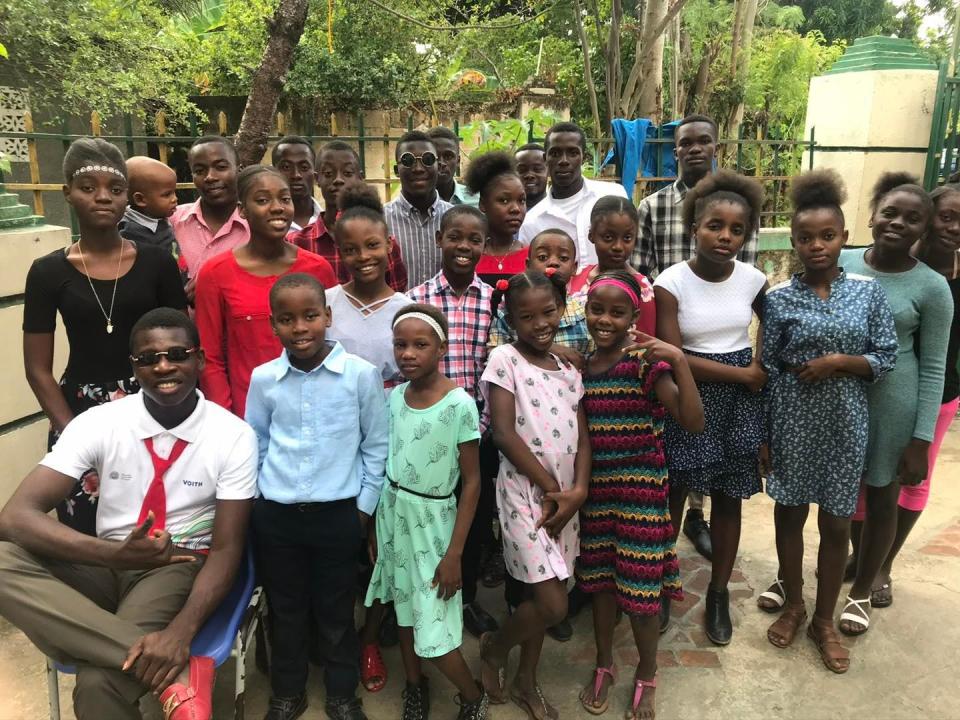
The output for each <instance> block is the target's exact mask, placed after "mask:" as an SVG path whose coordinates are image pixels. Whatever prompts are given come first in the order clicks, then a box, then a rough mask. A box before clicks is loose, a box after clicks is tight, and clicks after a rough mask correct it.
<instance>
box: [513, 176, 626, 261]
mask: <svg viewBox="0 0 960 720" xmlns="http://www.w3.org/2000/svg"><path fill="white" fill-rule="evenodd" d="M604 195H618V196H620V197H624V198H625V197H627V191H626V190H624V189H623V185H621V184H620V183H616V182H600V181H599V180H588V179H587V178H584V179H583V187H582V188H581V189H580V192H578V193H576V194H575V195H571V196H570V197H568V198H563V199H562V200H557V199H556V198H554V197H553V194H552V193H551V192H547V195H546V197H544V198H543V200H541V201H540V202H538V203H537V204H536V205H534V206H533V207H532V208H530V211H529V212H528V213H527V216H526V217H525V218H524V219H523V225H521V226H520V232H519V233H517V239H518V240H520V242H521V243H523V244H524V245H529V244H530V243H531V242H532V241H533V239H534V238H535V237H536V236H537V235H538V234H540V233H541V232H543V231H544V230H549V229H550V228H558V229H559V230H563V231H564V232H566V233H567V234H568V235H569V236H570V237H572V238H573V241H574V243H576V245H577V264H578V265H579V267H581V268H582V267H584V266H585V265H592V264H595V263H596V262H597V251H596V249H594V247H593V243H592V242H590V240H589V239H588V237H587V236H588V234H589V233H590V211H591V210H593V204H594V203H595V202H596V201H597V200H598V199H599V198H602V197H603V196H604Z"/></svg>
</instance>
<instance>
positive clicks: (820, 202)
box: [761, 170, 897, 673]
mask: <svg viewBox="0 0 960 720" xmlns="http://www.w3.org/2000/svg"><path fill="white" fill-rule="evenodd" d="M790 195H791V199H792V201H793V205H794V216H793V221H792V224H791V243H792V244H793V247H794V249H795V250H796V253H797V256H798V258H799V259H800V262H801V263H802V264H803V267H804V270H803V272H801V273H797V274H796V275H794V276H793V277H792V278H791V279H790V280H787V281H786V282H783V283H780V284H779V285H776V286H774V287H772V288H770V289H769V290H768V291H767V294H766V298H765V300H764V335H763V349H762V353H761V360H762V362H763V365H764V368H765V369H766V370H767V372H768V373H769V374H770V380H769V383H768V387H769V397H768V421H769V435H770V438H769V439H770V442H769V448H770V452H769V457H768V458H767V461H766V463H765V464H766V465H767V466H768V468H767V470H768V472H767V493H768V494H769V495H770V497H772V498H773V499H774V500H775V501H776V503H777V505H776V509H775V510H774V522H775V525H776V533H777V555H778V557H779V560H780V568H781V577H782V581H781V580H779V579H778V580H777V583H775V585H776V584H781V585H782V593H780V592H776V591H773V592H771V593H770V595H769V596H767V599H768V600H772V599H773V598H774V597H775V596H777V597H780V598H782V597H785V598H786V600H785V603H784V604H782V605H780V604H779V603H776V602H767V603H761V608H763V609H769V610H771V611H776V610H777V609H779V607H781V606H782V607H783V612H782V614H781V615H780V617H779V618H778V619H777V620H776V621H775V622H774V623H773V625H771V626H770V629H769V630H768V631H767V639H768V640H769V641H770V642H771V643H772V644H773V645H775V646H777V647H780V648H785V647H787V646H788V645H790V643H791V642H792V641H793V639H794V637H795V636H796V633H797V630H798V629H799V627H800V625H801V624H802V623H803V622H804V621H805V620H806V617H807V613H806V610H805V608H804V603H803V595H802V590H803V568H802V561H803V526H804V524H805V523H806V520H807V515H808V513H809V510H810V503H816V504H817V505H818V506H819V514H818V525H819V528H820V551H819V555H818V583H819V584H818V587H817V603H816V611H815V614H814V617H813V621H812V623H811V624H810V626H809V628H808V630H807V634H808V636H809V637H810V638H811V639H812V640H813V642H814V643H815V644H816V645H817V648H818V649H819V651H820V655H821V658H822V660H823V662H824V664H825V665H826V667H827V668H828V669H829V670H832V671H833V672H835V673H843V672H846V670H847V668H848V667H849V665H850V658H849V654H848V652H847V650H846V649H845V648H844V647H843V646H842V645H841V644H840V642H839V638H838V636H837V634H836V632H835V631H834V628H833V613H834V609H835V607H836V604H837V597H838V596H839V594H840V586H841V583H842V580H843V571H844V565H845V561H846V556H847V543H848V541H849V534H850V516H851V515H853V512H854V510H855V509H856V506H857V494H858V492H859V489H860V478H861V476H862V475H863V468H864V461H865V457H866V451H867V436H868V412H867V391H866V389H867V385H868V384H869V383H871V382H875V381H876V380H878V379H879V378H880V377H882V376H883V375H884V374H885V373H886V372H888V371H889V370H891V369H892V368H893V366H894V364H895V363H896V359H897V335H896V329H895V327H894V323H893V314H892V312H891V310H890V304H889V302H888V301H887V298H886V295H885V293H884V292H883V288H881V287H880V285H879V284H878V283H876V282H874V281H873V279H871V278H868V277H865V276H862V275H854V274H851V273H846V272H844V270H843V269H842V268H840V267H838V265H837V262H838V258H839V257H840V251H841V249H842V248H843V245H844V244H845V243H846V241H847V231H846V230H845V229H844V217H843V211H842V210H841V209H840V206H841V204H842V203H843V202H844V200H845V199H846V191H845V190H844V188H843V184H842V181H841V180H840V178H839V176H838V175H837V174H836V173H835V172H834V171H832V170H815V171H813V172H810V173H807V174H806V175H803V176H801V177H799V178H797V179H795V180H794V182H793V185H792V187H791V192H790ZM779 589H780V588H777V590H779Z"/></svg>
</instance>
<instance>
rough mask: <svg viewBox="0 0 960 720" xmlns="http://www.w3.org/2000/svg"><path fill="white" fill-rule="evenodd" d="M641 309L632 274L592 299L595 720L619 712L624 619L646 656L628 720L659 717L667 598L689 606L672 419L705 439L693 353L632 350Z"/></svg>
mask: <svg viewBox="0 0 960 720" xmlns="http://www.w3.org/2000/svg"><path fill="white" fill-rule="evenodd" d="M641 303H642V288H641V286H640V284H639V283H638V282H637V279H636V277H635V276H634V275H632V274H631V273H628V272H625V271H622V270H617V271H611V272H606V273H601V274H600V275H598V276H597V277H596V279H595V280H594V281H593V283H592V284H591V285H590V289H589V291H588V294H587V302H586V314H587V329H588V330H589V331H590V335H591V337H593V341H594V343H596V348H597V349H596V352H594V353H593V354H591V355H590V356H589V357H588V359H587V366H586V368H585V370H584V374H583V385H584V396H583V407H584V410H585V411H586V415H587V426H588V428H589V433H590V447H591V450H592V451H593V469H592V473H591V477H590V485H589V488H588V491H587V500H586V502H585V503H584V505H583V507H582V508H581V510H580V523H581V524H580V557H579V558H578V559H577V565H576V575H577V582H578V584H579V586H580V587H581V588H582V589H583V591H584V592H587V593H591V594H593V630H594V636H595V638H596V642H597V662H596V668H595V669H594V671H593V673H592V674H591V676H590V680H589V682H588V683H587V685H586V686H585V687H584V688H583V690H582V692H581V693H580V702H581V703H582V704H583V707H584V709H585V710H587V712H589V713H591V714H593V715H599V714H601V713H603V712H604V711H606V709H607V707H608V705H609V702H608V700H607V692H608V690H609V687H610V685H611V684H613V682H614V679H615V677H614V673H615V670H614V666H613V629H614V626H615V625H616V621H617V610H618V609H620V610H622V611H623V612H625V613H626V614H627V615H628V616H629V617H630V624H631V626H632V629H633V636H634V640H635V642H636V643H637V650H638V651H639V653H640V659H639V662H638V663H637V668H636V672H635V673H634V677H633V682H632V685H633V692H632V694H631V695H632V698H631V702H630V705H628V707H627V712H626V714H625V718H627V720H652V718H653V717H654V699H653V692H654V688H655V687H656V672H657V640H658V637H659V629H660V623H659V618H658V616H659V612H660V598H661V595H664V594H665V595H667V596H669V597H670V598H671V599H673V600H680V599H682V597H683V594H682V591H681V589H680V568H679V565H678V563H677V553H676V547H675V544H674V538H673V530H672V526H671V524H670V501H669V498H670V492H669V484H668V481H667V468H666V462H665V460H664V454H663V420H664V417H665V415H666V414H667V413H668V412H669V413H670V414H671V415H672V416H673V417H674V419H676V420H677V422H678V423H679V424H680V426H681V427H683V428H684V430H686V431H687V432H700V431H701V430H702V429H703V424H704V419H703V405H702V404H701V402H700V394H699V393H698V391H697V385H696V382H695V381H694V379H693V375H692V374H691V372H690V366H689V365H688V364H687V360H686V357H685V356H684V354H683V352H682V351H681V350H680V349H679V348H676V347H674V346H672V345H670V344H668V343H666V342H663V341H661V340H657V339H656V338H653V337H650V336H649V335H645V334H643V333H640V332H637V333H636V338H637V342H636V344H635V345H632V346H631V337H630V334H629V331H630V329H631V328H632V327H634V325H635V324H636V322H637V317H638V315H639V313H640V308H641ZM627 346H631V347H627ZM637 350H638V352H637Z"/></svg>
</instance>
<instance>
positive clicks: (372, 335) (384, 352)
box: [327, 285, 413, 387]
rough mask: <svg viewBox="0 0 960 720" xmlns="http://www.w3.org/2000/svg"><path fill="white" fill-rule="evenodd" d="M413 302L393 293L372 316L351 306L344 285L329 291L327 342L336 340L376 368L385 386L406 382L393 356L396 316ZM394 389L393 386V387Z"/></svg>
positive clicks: (348, 350) (400, 294)
mask: <svg viewBox="0 0 960 720" xmlns="http://www.w3.org/2000/svg"><path fill="white" fill-rule="evenodd" d="M412 303H413V300H411V299H410V298H408V297H407V296H406V295H404V294H403V293H394V294H393V297H391V298H388V299H387V300H385V301H384V302H382V303H380V304H379V305H378V304H374V306H373V308H372V310H373V312H371V313H370V314H369V315H364V314H363V312H362V311H361V310H360V308H358V307H357V306H356V305H354V304H353V303H352V302H350V298H348V297H347V295H346V293H345V292H344V291H343V286H342V285H337V287H335V288H330V289H329V290H327V307H328V308H330V313H331V315H332V316H333V319H332V322H331V323H330V329H329V330H327V339H328V340H336V341H337V342H339V343H340V344H341V345H343V349H344V350H346V351H347V352H348V353H351V354H352V355H356V356H357V357H361V358H363V359H364V360H366V361H367V362H368V363H370V364H372V365H374V366H376V368H377V370H379V371H380V377H382V378H383V382H385V383H397V382H400V381H402V380H403V378H402V377H401V376H400V369H399V368H398V367H397V361H396V359H395V358H394V356H393V316H394V315H396V314H397V311H398V310H400V309H401V308H405V307H406V306H407V305H411V304H412ZM391 387H392V385H391Z"/></svg>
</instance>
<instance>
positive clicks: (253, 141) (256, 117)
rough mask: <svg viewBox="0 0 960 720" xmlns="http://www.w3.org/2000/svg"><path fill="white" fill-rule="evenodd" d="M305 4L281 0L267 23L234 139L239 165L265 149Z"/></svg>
mask: <svg viewBox="0 0 960 720" xmlns="http://www.w3.org/2000/svg"><path fill="white" fill-rule="evenodd" d="M307 5H308V0H280V5H279V6H278V7H277V11H276V13H274V15H273V18H272V19H271V20H270V22H269V24H268V25H267V29H268V39H267V47H266V48H265V49H264V51H263V59H262V60H261V61H260V67H259V68H257V72H256V73H255V74H254V76H253V82H252V83H251V84H250V94H249V95H248V96H247V105H246V107H245V108H244V109H243V118H242V119H241V120H240V129H239V130H238V131H237V136H236V139H235V143H236V146H237V154H238V155H239V156H240V165H242V166H246V165H253V164H255V163H258V162H260V161H261V160H262V159H263V155H264V153H265V152H266V151H267V138H268V137H269V135H270V130H271V129H272V128H273V118H274V114H275V113H276V111H277V102H278V101H279V100H280V93H281V92H282V91H283V86H284V83H285V82H286V80H287V72H288V71H289V70H290V65H291V64H292V62H293V53H294V50H295V49H296V47H297V43H299V42H300V36H301V35H302V34H303V26H304V25H305V24H306V22H307Z"/></svg>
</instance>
